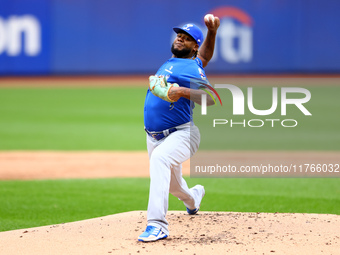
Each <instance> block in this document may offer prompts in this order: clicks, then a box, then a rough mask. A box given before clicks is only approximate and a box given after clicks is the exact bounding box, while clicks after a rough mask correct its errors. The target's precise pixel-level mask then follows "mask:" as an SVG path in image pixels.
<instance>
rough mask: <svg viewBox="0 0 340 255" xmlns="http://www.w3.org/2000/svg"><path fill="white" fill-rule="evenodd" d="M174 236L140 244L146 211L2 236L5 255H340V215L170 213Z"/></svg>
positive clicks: (31, 229)
mask: <svg viewBox="0 0 340 255" xmlns="http://www.w3.org/2000/svg"><path fill="white" fill-rule="evenodd" d="M168 221H169V224H170V237H168V238H167V239H165V240H160V241H157V242H153V243H142V242H138V241H137V237H138V235H139V234H141V233H142V232H143V231H144V229H145V226H146V212H145V211H134V212H128V213H120V214H115V215H110V216H106V217H102V218H95V219H90V220H84V221H79V222H72V223H66V224H59V225H53V226H45V227H38V228H30V229H23V230H13V231H7V232H1V233H0V240H1V244H0V251H1V254H7V255H11V254H13V255H14V254H15V255H17V254H35V255H40V254H41V255H45V254H51V255H53V254H58V255H60V254H191V255H193V254H197V255H198V254H205V255H206V254H226V253H227V254H238V255H239V254H309V255H311V254H328V255H329V254H334V255H335V254H339V251H340V233H339V229H340V216H338V215H319V214H279V213H277V214H270V213H234V212H199V214H198V215H195V216H190V215H188V214H187V213H185V212H177V211H170V212H169V213H168Z"/></svg>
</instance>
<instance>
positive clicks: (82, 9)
mask: <svg viewBox="0 0 340 255" xmlns="http://www.w3.org/2000/svg"><path fill="white" fill-rule="evenodd" d="M0 6H1V7H0V75H1V76H9V75H10V76H13V75H14V76H17V75H103V74H105V75H114V74H126V75H131V74H150V73H154V72H155V71H156V70H157V69H158V67H159V66H160V65H161V64H162V63H163V62H164V61H165V60H166V59H167V58H169V57H170V56H171V53H170V45H171V42H172V40H173V36H174V33H173V32H172V27H173V26H178V25H182V24H185V23H189V22H191V23H195V24H197V25H198V26H200V27H201V28H202V29H203V30H204V28H205V26H204V22H203V17H204V15H205V14H207V13H213V14H215V15H217V16H219V17H220V19H221V26H220V29H219V32H218V36H217V43H216V52H215V55H214V58H213V60H212V62H211V63H210V64H209V66H208V67H207V68H206V71H207V74H208V75H211V74H315V73H316V74H338V73H339V71H340V62H339V59H340V50H339V45H340V35H339V33H338V31H339V30H340V22H339V21H340V20H339V19H340V18H339V15H338V10H339V8H340V3H339V1H334V0H327V1H310V0H296V1H289V0H280V1H279V0H276V1H272V0H257V1H252V0H243V1H236V0H229V1H224V0H223V1H222V0H213V1H202V0H195V1H194V0H189V1H179V0H175V1H155V0H147V1H132V0H126V1H115V0H114V1H112V0H102V1H94V0H71V1H70V0H10V1H9V0H0Z"/></svg>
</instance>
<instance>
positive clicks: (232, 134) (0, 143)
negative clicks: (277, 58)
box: [0, 84, 340, 231]
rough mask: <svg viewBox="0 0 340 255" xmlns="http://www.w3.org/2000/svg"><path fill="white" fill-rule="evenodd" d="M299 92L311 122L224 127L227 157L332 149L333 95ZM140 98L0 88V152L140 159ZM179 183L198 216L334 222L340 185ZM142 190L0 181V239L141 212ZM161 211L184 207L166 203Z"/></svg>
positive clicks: (111, 92)
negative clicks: (319, 216)
mask: <svg viewBox="0 0 340 255" xmlns="http://www.w3.org/2000/svg"><path fill="white" fill-rule="evenodd" d="M300 86H301V87H305V86H303V85H302V84H301V85H300ZM308 89H310V91H311V93H312V100H311V102H310V103H309V104H308V107H307V108H308V109H310V111H311V112H312V114H313V116H312V117H311V118H307V117H306V118H305V117H303V116H300V115H298V113H294V115H293V116H292V117H296V118H298V119H299V121H300V120H301V125H300V126H299V127H297V128H296V129H293V128H291V129H286V130H284V129H282V128H278V129H270V128H264V129H253V130H252V129H251V128H235V129H230V128H229V129H227V135H228V137H229V138H230V139H229V140H228V145H227V149H230V150H250V149H254V150H255V149H256V150H281V149H284V150H337V151H338V150H340V132H339V130H340V119H339V118H338V115H339V114H338V109H339V100H338V98H337V96H338V95H339V94H340V87H326V88H318V87H310V88H308ZM258 92H259V95H263V99H262V98H261V97H260V99H259V101H260V102H261V104H260V105H258V107H259V108H260V107H267V106H268V104H270V100H269V101H268V97H267V96H268V89H267V88H259V90H258ZM262 92H263V93H262ZM145 93H146V89H145V88H116V87H111V88H0V150H2V151H8V150H63V151H67V150H70V151H71V150H77V151H79V150H146V146H145V133H144V130H143V103H144V97H145ZM214 107H218V106H214ZM198 109H199V108H198ZM296 114H297V115H296ZM226 118H229V119H230V116H229V117H228V116H226ZM245 118H252V116H250V115H249V113H247V115H246V116H245ZM223 132H224V134H225V130H223ZM274 138H275V139H274ZM204 139H205V138H202V144H203V145H204V143H206V142H207V140H204ZM208 142H209V141H208ZM207 146H208V147H209V144H208V145H207ZM224 148H225V147H224ZM0 167H1V166H0ZM187 181H188V184H189V186H192V185H194V184H197V183H201V184H203V185H205V187H206V191H207V194H206V197H205V198H204V203H202V210H207V211H241V212H297V213H298V212H299V213H302V212H305V213H332V214H340V179H190V178H187ZM148 186H149V180H148V179H147V178H140V179H135V178H132V179H97V180H49V181H0V205H1V206H0V231H5V230H11V229H19V228H27V227H34V226H41V225H48V224H57V223H61V222H69V221H76V220H81V219H88V218H92V217H99V216H104V215H108V214H114V213H118V212H126V211H131V210H146V208H147V198H148ZM169 209H170V210H184V209H185V208H184V206H183V204H182V203H181V202H180V201H178V200H177V199H176V198H174V197H173V196H171V198H170V207H169Z"/></svg>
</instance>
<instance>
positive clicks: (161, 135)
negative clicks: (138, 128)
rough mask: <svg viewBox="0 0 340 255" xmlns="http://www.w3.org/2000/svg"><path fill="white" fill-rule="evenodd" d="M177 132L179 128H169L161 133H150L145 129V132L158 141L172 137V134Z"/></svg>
mask: <svg viewBox="0 0 340 255" xmlns="http://www.w3.org/2000/svg"><path fill="white" fill-rule="evenodd" d="M175 131H177V128H169V129H167V130H164V131H161V132H150V131H148V130H147V129H145V132H146V133H147V134H148V135H149V136H151V137H152V138H154V139H156V140H157V141H159V140H161V139H163V138H164V137H167V136H168V135H170V134H171V133H173V132H175Z"/></svg>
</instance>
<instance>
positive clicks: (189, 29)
mask: <svg viewBox="0 0 340 255" xmlns="http://www.w3.org/2000/svg"><path fill="white" fill-rule="evenodd" d="M173 30H174V31H175V32H176V33H177V34H178V33H185V34H189V35H190V36H191V37H192V38H194V40H195V41H196V43H197V44H198V46H201V44H202V43H203V33H202V31H201V29H200V28H199V27H198V26H196V25H194V24H186V25H184V26H183V27H174V28H173Z"/></svg>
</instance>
